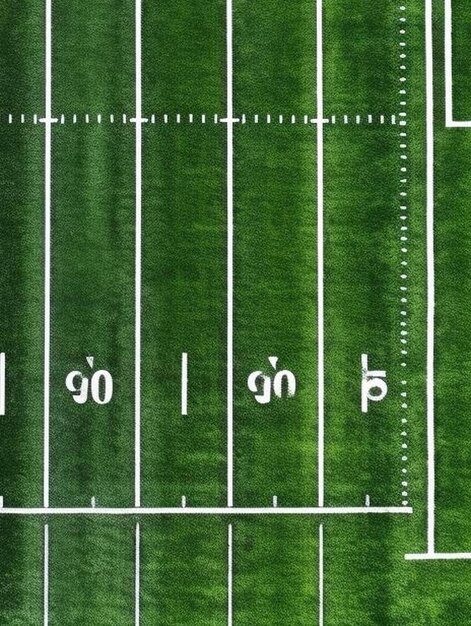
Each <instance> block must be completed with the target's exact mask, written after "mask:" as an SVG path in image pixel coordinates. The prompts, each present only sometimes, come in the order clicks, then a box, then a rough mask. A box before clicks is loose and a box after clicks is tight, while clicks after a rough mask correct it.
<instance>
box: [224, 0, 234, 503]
mask: <svg viewBox="0 0 471 626" xmlns="http://www.w3.org/2000/svg"><path fill="white" fill-rule="evenodd" d="M232 30H233V24H232V0H226V66H227V67H226V72H227V95H226V99H227V110H226V118H227V124H226V128H227V141H226V143H227V191H226V193H227V506H230V507H231V506H234V121H233V120H234V105H233V49H232V45H233V44H232Z"/></svg>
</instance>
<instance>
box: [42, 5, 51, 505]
mask: <svg viewBox="0 0 471 626" xmlns="http://www.w3.org/2000/svg"><path fill="white" fill-rule="evenodd" d="M45 39H46V40H45V55H46V58H45V66H46V76H45V111H44V115H45V119H44V133H45V137H44V373H43V376H44V398H43V409H44V411H43V413H44V416H43V421H44V424H43V505H44V507H46V508H47V507H48V506H49V421H50V362H51V161H52V159H51V151H52V125H51V124H52V0H46V26H45Z"/></svg>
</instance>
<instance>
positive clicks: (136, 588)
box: [134, 523, 141, 626]
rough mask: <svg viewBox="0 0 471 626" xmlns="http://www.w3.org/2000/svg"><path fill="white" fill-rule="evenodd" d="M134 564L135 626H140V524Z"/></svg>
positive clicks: (136, 537) (136, 539)
mask: <svg viewBox="0 0 471 626" xmlns="http://www.w3.org/2000/svg"><path fill="white" fill-rule="evenodd" d="M134 562H135V571H134V624H135V626H139V624H140V622H141V602H140V596H141V527H140V525H139V523H137V524H136V534H135V555H134Z"/></svg>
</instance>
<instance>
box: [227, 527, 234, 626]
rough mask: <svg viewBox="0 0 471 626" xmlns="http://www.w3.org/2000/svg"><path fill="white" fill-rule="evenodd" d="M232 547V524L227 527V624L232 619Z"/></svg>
mask: <svg viewBox="0 0 471 626" xmlns="http://www.w3.org/2000/svg"><path fill="white" fill-rule="evenodd" d="M232 551H233V548H232V524H229V526H228V527H227V626H232V620H233V604H232V594H233V553H232Z"/></svg>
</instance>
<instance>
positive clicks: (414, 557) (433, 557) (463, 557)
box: [404, 552, 471, 561]
mask: <svg viewBox="0 0 471 626" xmlns="http://www.w3.org/2000/svg"><path fill="white" fill-rule="evenodd" d="M404 558H405V559H406V561H469V560H471V552H430V553H427V552H424V553H422V554H421V553H415V554H414V553H413V554H405V555H404Z"/></svg>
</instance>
